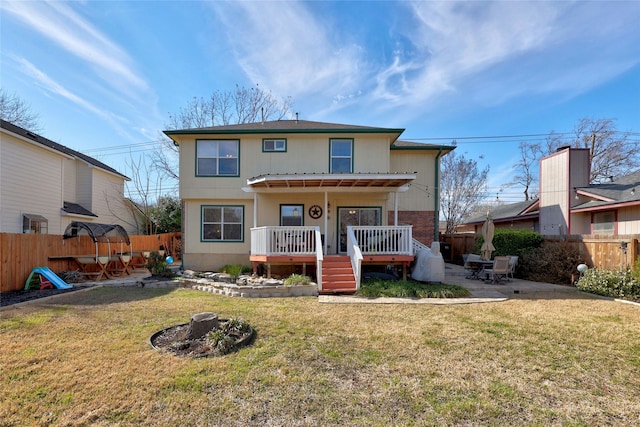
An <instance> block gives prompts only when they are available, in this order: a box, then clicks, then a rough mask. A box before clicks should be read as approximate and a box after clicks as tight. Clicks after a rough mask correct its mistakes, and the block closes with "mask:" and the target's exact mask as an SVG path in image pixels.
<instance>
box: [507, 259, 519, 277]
mask: <svg viewBox="0 0 640 427" xmlns="http://www.w3.org/2000/svg"><path fill="white" fill-rule="evenodd" d="M517 265H518V257H517V256H510V257H509V271H508V272H507V279H509V276H511V279H513V274H514V273H515V271H516V266H517Z"/></svg>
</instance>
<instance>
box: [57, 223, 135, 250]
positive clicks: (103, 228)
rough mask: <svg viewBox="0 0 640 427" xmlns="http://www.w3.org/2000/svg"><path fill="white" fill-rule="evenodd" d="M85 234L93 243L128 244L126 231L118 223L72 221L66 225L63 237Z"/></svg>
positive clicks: (68, 237)
mask: <svg viewBox="0 0 640 427" xmlns="http://www.w3.org/2000/svg"><path fill="white" fill-rule="evenodd" d="M84 234H87V235H88V236H89V237H91V239H93V241H94V242H95V243H113V242H119V243H126V244H127V245H130V244H131V242H130V241H129V235H128V234H127V231H126V230H125V229H124V228H122V226H120V225H118V224H98V223H95V222H79V221H73V222H71V223H70V224H69V225H67V228H66V230H64V234H63V235H62V238H63V239H70V238H72V237H78V236H81V235H84Z"/></svg>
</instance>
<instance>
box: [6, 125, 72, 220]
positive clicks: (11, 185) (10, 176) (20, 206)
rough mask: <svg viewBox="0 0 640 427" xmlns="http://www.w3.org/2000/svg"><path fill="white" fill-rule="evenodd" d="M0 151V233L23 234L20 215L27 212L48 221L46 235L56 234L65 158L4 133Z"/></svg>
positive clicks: (60, 205)
mask: <svg viewBox="0 0 640 427" xmlns="http://www.w3.org/2000/svg"><path fill="white" fill-rule="evenodd" d="M0 151H1V152H2V155H1V157H0V162H1V164H0V171H1V172H0V181H1V184H0V199H1V200H2V203H1V205H0V208H1V210H0V231H1V232H7V233H20V232H22V214H24V213H30V214H38V215H42V216H44V217H45V218H47V220H48V231H49V233H58V232H59V231H60V229H61V222H60V209H61V208H62V188H63V179H62V171H63V162H64V159H65V157H64V156H63V155H61V154H57V153H55V152H53V151H50V150H47V149H44V148H39V147H37V146H36V145H34V144H31V143H28V142H25V141H23V140H21V139H19V138H15V137H13V136H11V135H8V134H5V133H2V137H1V143H0Z"/></svg>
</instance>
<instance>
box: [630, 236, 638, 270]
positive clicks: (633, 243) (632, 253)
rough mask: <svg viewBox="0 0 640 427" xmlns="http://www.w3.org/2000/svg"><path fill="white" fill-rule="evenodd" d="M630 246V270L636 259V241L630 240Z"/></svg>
mask: <svg viewBox="0 0 640 427" xmlns="http://www.w3.org/2000/svg"><path fill="white" fill-rule="evenodd" d="M630 246H631V247H630V248H629V256H630V257H631V269H633V268H634V267H635V264H636V259H637V258H638V239H631V243H630Z"/></svg>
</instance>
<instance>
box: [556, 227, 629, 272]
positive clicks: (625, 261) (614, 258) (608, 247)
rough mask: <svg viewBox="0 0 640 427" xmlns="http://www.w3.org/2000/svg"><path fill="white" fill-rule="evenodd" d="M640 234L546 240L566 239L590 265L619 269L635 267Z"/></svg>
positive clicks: (574, 236) (564, 237)
mask: <svg viewBox="0 0 640 427" xmlns="http://www.w3.org/2000/svg"><path fill="white" fill-rule="evenodd" d="M639 239H640V235H637V234H633V235H626V236H623V235H618V236H580V235H571V236H563V237H553V238H552V237H545V242H558V241H564V242H565V243H566V244H568V245H569V246H571V247H573V248H575V249H576V250H577V251H578V252H579V253H580V255H581V257H582V258H583V261H584V263H585V264H587V265H588V266H589V267H597V268H602V269H607V270H617V269H620V268H624V267H626V266H629V267H633V265H634V264H635V262H636V258H638V253H640V244H639Z"/></svg>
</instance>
